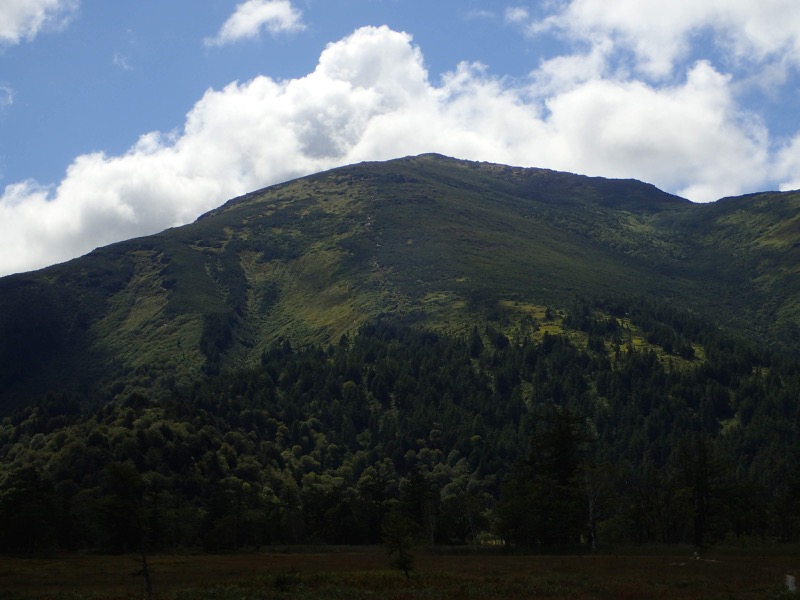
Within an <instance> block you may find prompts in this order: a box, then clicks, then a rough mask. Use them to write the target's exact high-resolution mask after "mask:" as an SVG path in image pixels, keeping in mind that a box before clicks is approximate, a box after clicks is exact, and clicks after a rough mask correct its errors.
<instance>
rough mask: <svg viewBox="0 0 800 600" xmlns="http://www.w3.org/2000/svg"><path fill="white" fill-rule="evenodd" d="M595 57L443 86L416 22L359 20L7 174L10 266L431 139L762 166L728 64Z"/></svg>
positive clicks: (744, 184)
mask: <svg viewBox="0 0 800 600" xmlns="http://www.w3.org/2000/svg"><path fill="white" fill-rule="evenodd" d="M601 58H602V52H601V53H600V56H597V55H593V54H592V53H589V54H586V55H576V56H574V57H571V58H570V59H568V60H567V62H564V63H561V65H562V66H563V65H564V64H567V65H568V66H569V69H568V70H567V71H566V72H565V73H562V75H561V76H560V77H559V76H557V71H558V69H557V68H556V67H557V66H558V65H557V63H544V64H543V65H542V67H541V69H540V70H539V71H537V72H536V73H534V74H533V77H532V78H531V79H530V80H529V81H527V82H523V83H522V84H514V83H511V82H509V81H506V80H504V79H501V78H497V77H493V76H492V75H491V74H490V73H489V72H488V70H487V68H486V67H484V66H482V65H480V64H467V63H464V64H461V65H459V66H458V68H457V69H456V70H455V71H453V72H452V73H449V74H447V75H446V76H445V77H443V79H442V80H441V81H440V82H436V83H434V82H432V81H431V80H430V78H429V77H428V73H427V71H426V70H425V67H424V61H423V56H422V53H421V51H420V50H419V49H418V48H417V47H415V46H414V45H413V44H412V42H411V37H410V36H409V35H407V34H405V33H399V32H396V31H392V30H390V29H389V28H387V27H380V28H375V27H365V28H362V29H359V30H357V31H356V32H355V33H353V34H352V35H350V36H348V37H347V38H345V39H343V40H340V41H338V42H336V43H332V44H329V45H328V46H327V47H326V48H325V50H324V51H323V52H322V54H321V56H320V59H319V63H318V65H317V67H316V69H315V70H314V71H313V72H312V73H309V74H308V75H306V76H305V77H301V78H297V79H291V80H286V81H275V80H273V79H271V78H269V77H263V76H261V77H256V78H255V79H253V80H251V81H249V82H244V83H238V82H237V83H231V84H229V85H228V86H226V87H225V88H223V89H220V90H209V91H207V92H206V94H205V95H204V96H203V97H202V98H201V99H200V100H198V102H197V103H196V104H195V105H194V107H193V108H192V109H191V111H190V112H189V114H188V115H187V118H186V122H185V124H184V127H183V128H182V130H180V131H175V132H172V133H168V134H162V133H158V132H154V133H149V134H146V135H144V136H142V137H141V138H140V140H139V141H138V142H137V143H136V144H135V145H134V146H133V147H132V148H131V149H130V150H129V151H128V152H126V153H125V154H123V155H121V156H106V155H104V154H89V155H85V156H80V157H78V158H77V159H76V160H75V161H74V162H73V163H72V165H70V167H69V169H68V170H67V173H66V176H65V178H64V179H63V180H62V181H61V182H60V183H59V184H58V185H57V186H54V187H53V188H43V187H41V186H38V185H37V184H36V183H34V182H22V183H18V184H14V185H11V186H8V187H7V188H6V190H5V193H4V194H3V195H2V196H0V273H10V272H14V271H20V270H27V269H32V268H36V267H40V266H44V265H46V264H50V263H52V262H56V261H60V260H65V259H67V258H71V257H74V256H77V255H79V254H82V253H85V252H87V251H89V250H91V249H92V248H94V247H96V246H99V245H104V244H108V243H110V242H113V241H117V240H121V239H126V238H130V237H134V236H137V235H144V234H149V233H154V232H156V231H159V230H161V229H164V228H166V227H169V226H173V225H179V224H183V223H186V222H189V221H191V220H193V219H194V218H195V217H197V216H198V215H199V214H201V213H202V212H204V211H206V210H209V209H211V208H213V207H214V206H217V205H219V204H220V203H221V202H223V201H224V200H226V199H228V198H231V197H233V196H236V195H238V194H242V193H245V192H248V191H251V190H254V189H258V188H260V187H263V186H265V185H269V184H273V183H277V182H280V181H285V180H287V179H290V178H292V177H297V176H301V175H304V174H308V173H312V172H316V171H321V170H324V169H328V168H332V167H334V166H338V165H342V164H349V163H354V162H358V161H361V160H382V159H388V158H393V157H397V156H404V155H408V154H418V153H422V152H441V153H443V154H448V155H451V156H457V157H460V158H467V159H474V160H488V161H494V162H501V163H507V164H516V165H522V166H537V167H549V168H554V169H560V170H568V171H573V172H579V173H586V174H590V175H604V176H615V177H635V178H638V179H643V180H645V181H649V182H651V183H654V184H656V185H658V186H659V187H662V188H663V189H666V190H668V191H672V192H683V193H684V194H686V195H688V196H689V197H690V198H692V199H695V200H711V199H716V198H718V197H721V196H724V195H730V194H736V193H740V192H741V191H742V190H747V191H750V190H751V189H752V188H753V187H754V186H759V185H761V184H762V183H763V182H764V181H766V180H767V179H768V177H769V171H770V160H769V155H768V153H767V149H768V147H769V140H768V139H767V137H768V136H767V134H766V132H765V130H764V128H763V126H762V125H761V124H760V122H759V121H758V119H757V118H755V117H753V116H752V115H749V114H747V113H743V112H742V111H741V110H740V109H739V108H738V106H737V104H736V102H735V101H734V99H733V96H732V93H731V89H730V88H731V81H730V78H729V77H728V76H726V75H723V74H721V73H719V72H718V71H717V70H715V69H714V67H713V66H711V65H710V64H709V63H707V62H702V61H701V62H698V63H696V64H695V65H693V66H692V67H691V68H690V69H689V70H688V71H687V73H686V74H685V77H684V79H683V80H681V81H680V82H678V83H675V84H673V85H670V86H667V87H658V86H656V85H652V84H646V83H643V82H638V81H635V80H630V79H626V78H624V77H619V76H614V77H609V76H608V75H607V73H606V70H605V68H604V66H603V65H602V60H601ZM565 60H566V59H565ZM797 146H798V148H800V143H798V144H797ZM790 154H791V153H790V152H789V150H787V151H786V156H787V157H789V156H790ZM798 155H800V152H797V151H795V153H794V155H793V156H795V157H797V156H798ZM787 161H789V159H788V158H787ZM789 162H790V161H789ZM787 164H788V162H787ZM787 169H788V167H787ZM785 179H787V180H788V179H789V178H788V177H786V178H785Z"/></svg>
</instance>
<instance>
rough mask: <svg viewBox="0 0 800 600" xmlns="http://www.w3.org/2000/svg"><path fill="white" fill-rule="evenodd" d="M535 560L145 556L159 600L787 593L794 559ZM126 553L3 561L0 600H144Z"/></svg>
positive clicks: (747, 555) (628, 599)
mask: <svg viewBox="0 0 800 600" xmlns="http://www.w3.org/2000/svg"><path fill="white" fill-rule="evenodd" d="M683 550H684V549H683V548H681V549H677V550H676V549H675V548H672V549H667V550H664V551H662V550H658V551H655V553H653V554H646V555H644V554H641V553H640V554H615V555H612V554H605V555H594V556H541V555H503V554H483V553H481V554H444V553H435V552H431V551H427V550H420V551H418V552H417V553H416V555H415V569H414V571H413V573H412V576H411V577H410V578H406V577H405V576H404V575H403V574H402V572H400V571H397V570H394V569H392V568H391V567H390V566H389V561H388V559H387V556H386V553H385V552H384V550H383V549H382V548H377V547H375V548H366V549H365V548H341V549H336V550H331V549H324V550H320V551H315V550H314V549H311V550H306V551H303V552H297V551H280V552H279V551H271V552H261V553H247V554H229V555H209V554H203V555H181V554H173V555H159V556H153V557H151V558H150V561H149V564H150V570H151V575H152V580H153V587H154V596H153V597H155V598H161V599H168V600H190V599H192V600H194V599H205V598H208V599H215V600H228V599H230V600H233V599H236V600H251V599H252V600H255V599H263V598H270V599H272V598H274V599H286V600H289V599H292V600H304V599H326V600H335V599H338V598H342V599H345V598H347V599H348V600H355V599H360V598H364V599H366V598H370V599H372V598H376V599H384V600H413V599H417V598H426V599H441V600H444V599H451V598H452V599H461V598H474V599H495V598H497V599H500V598H503V599H509V598H523V599H524V598H581V599H583V598H586V599H597V600H606V599H608V600H612V599H614V600H621V599H625V600H634V599H660V598H664V599H666V598H670V599H672V598H682V599H698V600H699V599H703V600H714V599H723V598H724V599H731V598H752V599H756V598H757V599H763V598H791V597H798V595H797V594H791V593H790V592H788V590H787V587H786V584H785V580H786V575H787V574H798V566H800V557H798V556H797V555H789V554H783V553H781V554H778V553H773V552H772V551H769V550H764V551H753V550H748V551H747V552H733V551H728V552H718V553H710V554H709V555H708V556H704V557H703V558H702V559H695V558H693V557H692V556H691V552H690V551H689V550H688V549H686V551H685V552H684V551H683ZM139 567H140V564H139V562H138V560H137V559H136V557H134V556H101V555H62V556H55V557H49V558H13V557H0V598H3V599H14V600H33V599H37V600H43V599H48V600H49V599H52V600H56V599H63V600H77V599H86V600H112V599H113V600H117V599H120V600H122V599H133V598H142V597H144V596H145V594H144V590H143V579H142V577H141V576H140V575H139V573H138V571H139Z"/></svg>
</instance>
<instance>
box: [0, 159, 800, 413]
mask: <svg viewBox="0 0 800 600" xmlns="http://www.w3.org/2000/svg"><path fill="white" fill-rule="evenodd" d="M799 208H800V194H797V193H787V194H761V195H757V196H751V197H743V198H733V199H727V200H722V201H720V202H717V203H714V204H709V205H695V204H692V203H690V202H688V201H685V200H682V199H679V198H676V197H674V196H670V195H668V194H665V193H663V192H661V191H659V190H657V189H656V188H654V187H652V186H650V185H646V184H643V183H640V182H636V181H618V180H606V179H601V178H589V177H582V176H578V175H571V174H566V173H558V172H553V171H548V170H542V169H521V168H512V167H505V166H501V165H493V164H485V163H471V162H465V161H459V160H454V159H449V158H445V157H442V156H438V155H423V156H419V157H414V158H406V159H400V160H394V161H389V162H385V163H365V164H360V165H354V166H350V167H345V168H341V169H336V170H333V171H330V172H327V173H322V174H319V175H314V176H311V177H306V178H302V179H299V180H296V181H292V182H289V183H285V184H282V185H278V186H274V187H271V188H267V189H265V190H261V191H258V192H254V193H251V194H248V195H246V196H243V197H241V198H237V199H234V200H232V201H230V202H228V203H227V204H225V205H224V206H222V207H221V208H219V209H217V210H215V211H212V212H211V213H209V214H207V215H204V216H203V217H201V218H200V219H198V221H197V222H195V223H193V224H191V225H188V226H185V227H180V228H176V229H171V230H168V231H165V232H163V233H161V234H159V235H155V236H150V237H146V238H140V239H137V240H132V241H129V242H123V243H120V244H115V245H112V246H109V247H106V248H102V249H98V250H96V251H94V252H92V253H91V254H89V255H87V256H85V257H83V258H80V259H77V260H73V261H71V262H68V263H65V264H63V265H58V266H54V267H51V268H48V269H44V270H42V271H38V272H34V273H29V274H23V275H15V276H12V277H6V278H3V279H2V280H0V331H2V332H3V334H2V336H1V337H0V393H2V398H3V404H4V405H9V406H10V405H12V404H15V403H18V402H20V401H24V399H25V398H26V397H30V396H31V394H39V393H44V392H46V391H48V390H53V389H64V388H69V389H79V390H82V391H84V392H85V391H87V390H88V391H89V392H90V394H91V395H93V396H94V397H96V398H97V399H98V400H99V401H103V400H104V399H108V398H111V397H113V396H114V395H115V394H116V393H118V392H119V391H121V390H123V389H127V388H142V389H150V390H158V389H164V388H169V387H171V386H173V385H174V384H175V382H176V381H178V382H181V381H182V382H189V381H191V380H192V379H193V378H194V377H196V375H197V374H198V373H200V372H201V371H203V370H205V371H206V372H208V371H209V370H210V371H216V370H218V369H219V368H220V367H225V366H235V365H244V364H248V363H252V362H253V361H254V360H257V358H258V356H260V354H261V353H262V352H263V351H264V350H265V349H267V348H270V347H271V346H273V345H274V344H275V343H276V341H277V340H280V339H284V338H286V339H289V340H291V341H292V342H293V343H296V344H303V343H306V342H310V341H314V342H325V341H329V340H336V339H338V337H339V336H340V335H341V334H342V333H345V332H348V331H353V330H354V329H356V328H357V327H358V326H359V325H360V324H362V323H365V322H368V321H370V320H371V319H373V318H375V317H376V316H379V315H384V316H386V315H394V316H396V317H399V318H404V319H411V320H413V321H417V322H424V323H426V324H428V325H430V326H432V327H434V328H439V329H442V328H444V329H453V330H463V329H464V328H465V327H469V326H470V325H471V323H473V322H474V321H475V319H476V318H478V319H480V318H482V317H483V316H485V315H487V314H496V313H497V311H498V310H499V309H500V308H501V307H502V306H506V307H508V306H509V305H512V304H511V303H513V305H515V306H523V307H524V306H525V305H539V306H540V305H552V306H554V307H565V306H567V305H569V304H570V303H571V302H573V301H574V300H575V299H576V298H605V299H608V298H612V297H623V298H652V299H657V300H658V301H663V302H667V303H671V304H672V305H673V306H676V307H680V308H685V309H689V310H693V311H695V312H697V313H701V314H704V315H708V316H710V317H711V318H713V320H714V321H715V322H718V323H720V324H721V325H723V326H726V327H729V328H731V329H733V330H736V331H739V332H740V333H742V334H743V335H745V336H748V337H752V338H754V339H756V340H757V341H758V342H759V343H764V344H768V345H771V346H774V347H778V348H782V349H788V350H790V351H792V352H797V351H798V350H800V345H798V339H800V336H798V335H797V333H798V322H800V304H798V303H799V302H800V289H798V286H799V285H800V283H798V282H800V277H798V276H797V275H798V274H797V269H798V268H800V267H798V265H800V260H798V259H799V258H800V246H798V244H800V222H799V221H798V219H799V218H800V217H798V214H800V210H798V209H799Z"/></svg>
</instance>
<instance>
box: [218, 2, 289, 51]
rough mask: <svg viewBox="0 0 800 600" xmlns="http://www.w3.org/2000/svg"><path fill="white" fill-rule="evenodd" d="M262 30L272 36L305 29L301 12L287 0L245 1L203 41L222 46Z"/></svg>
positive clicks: (255, 35)
mask: <svg viewBox="0 0 800 600" xmlns="http://www.w3.org/2000/svg"><path fill="white" fill-rule="evenodd" d="M262 29H266V30H267V31H268V32H269V33H271V34H272V35H277V34H279V33H292V32H295V31H301V30H303V29H305V25H304V24H303V15H302V13H301V12H300V11H299V10H297V9H296V8H295V7H294V6H292V3H291V2H290V1H289V0H247V1H246V2H243V3H242V4H239V5H238V6H237V7H236V10H235V11H234V13H233V14H232V15H231V16H230V17H228V20H227V21H225V23H224V24H223V25H222V27H221V28H220V30H219V32H218V33H217V35H216V36H215V37H213V38H208V39H206V40H205V43H206V45H208V46H224V45H226V44H232V43H234V42H238V41H240V40H243V39H250V38H255V37H258V35H259V33H260V32H261V30H262Z"/></svg>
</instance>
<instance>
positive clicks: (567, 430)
mask: <svg viewBox="0 0 800 600" xmlns="http://www.w3.org/2000/svg"><path fill="white" fill-rule="evenodd" d="M798 209H800V194H798V193H795V192H792V193H783V194H777V193H765V194H759V195H754V196H748V197H742V198H731V199H725V200H721V201H719V202H716V203H713V204H710V205H695V204H692V203H690V202H688V201H686V200H682V199H680V198H676V197H674V196H670V195H668V194H665V193H663V192H661V191H659V190H657V189H655V188H654V187H652V186H649V185H646V184H643V183H640V182H636V181H612V180H606V179H600V178H589V177H582V176H577V175H571V174H565V173H557V172H553V171H547V170H541V169H520V168H512V167H506V166H502V165H492V164H485V163H470V162H465V161H458V160H454V159H448V158H445V157H442V156H437V155H423V156H419V157H413V158H406V159H401V160H395V161H389V162H385V163H367V164H361V165H354V166H351V167H345V168H341V169H336V170H333V171H330V172H327V173H321V174H319V175H315V176H311V177H306V178H303V179H298V180H296V181H292V182H288V183H285V184H282V185H279V186H274V187H271V188H267V189H265V190H261V191H258V192H254V193H252V194H248V195H246V196H243V197H241V198H237V199H234V200H232V201H230V202H228V203H227V204H225V205H224V206H222V207H220V208H219V209H217V210H215V211H212V212H211V213H209V214H207V215H205V216H203V217H202V218H200V219H199V220H198V221H197V222H196V223H193V224H191V225H188V226H185V227H180V228H176V229H172V230H168V231H165V232H163V233H161V234H159V235H155V236H150V237H145V238H140V239H136V240H131V241H128V242H123V243H120V244H115V245H113V246H109V247H106V248H101V249H98V250H96V251H94V252H93V253H91V254H89V255H88V256H85V257H83V258H80V259H77V260H74V261H71V262H68V263H65V264H63V265H57V266H54V267H51V268H48V269H44V270H41V271H37V272H34V273H28V274H21V275H15V276H12V277H6V278H3V279H0V531H2V532H3V536H2V537H0V551H14V552H33V551H39V550H49V549H53V548H66V549H75V548H81V549H100V550H111V551H128V550H130V549H132V548H133V547H134V546H135V545H136V544H139V543H140V541H141V540H142V539H145V540H146V542H147V545H148V547H150V548H159V549H175V548H197V547H204V548H207V549H210V550H223V549H236V548H241V547H258V546H260V545H263V544H269V543H311V542H329V543H375V542H377V541H379V540H380V537H381V528H382V523H383V521H384V519H385V518H386V517H387V515H389V514H398V513H399V514H401V515H403V516H404V517H405V518H406V520H405V521H404V522H407V523H411V524H412V525H411V528H412V529H413V530H414V531H413V532H412V533H414V534H415V535H416V536H417V537H418V538H419V539H422V540H425V541H426V542H427V543H432V544H438V543H447V544H450V543H468V542H475V541H476V540H478V539H480V538H481V537H482V536H484V537H485V536H496V537H497V539H501V540H503V541H505V542H507V543H513V544H523V545H528V546H533V547H539V548H547V549H553V548H556V549H557V548H564V547H573V546H576V545H579V544H592V545H595V544H597V543H599V544H603V543H610V542H625V543H627V542H640V543H644V542H668V543H669V542H692V543H694V544H695V545H697V546H703V545H705V544H708V543H714V542H718V541H722V540H728V541H731V540H734V539H736V540H744V539H758V540H762V541H763V540H776V539H777V540H781V541H797V540H798V539H800V525H799V524H800V405H798V398H800V359H798V356H800V336H799V335H798V323H800V306H799V305H798V302H799V301H800V290H799V289H798V285H799V281H800V276H798V268H800V256H798V252H800V222H798V219H800V210H798Z"/></svg>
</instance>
